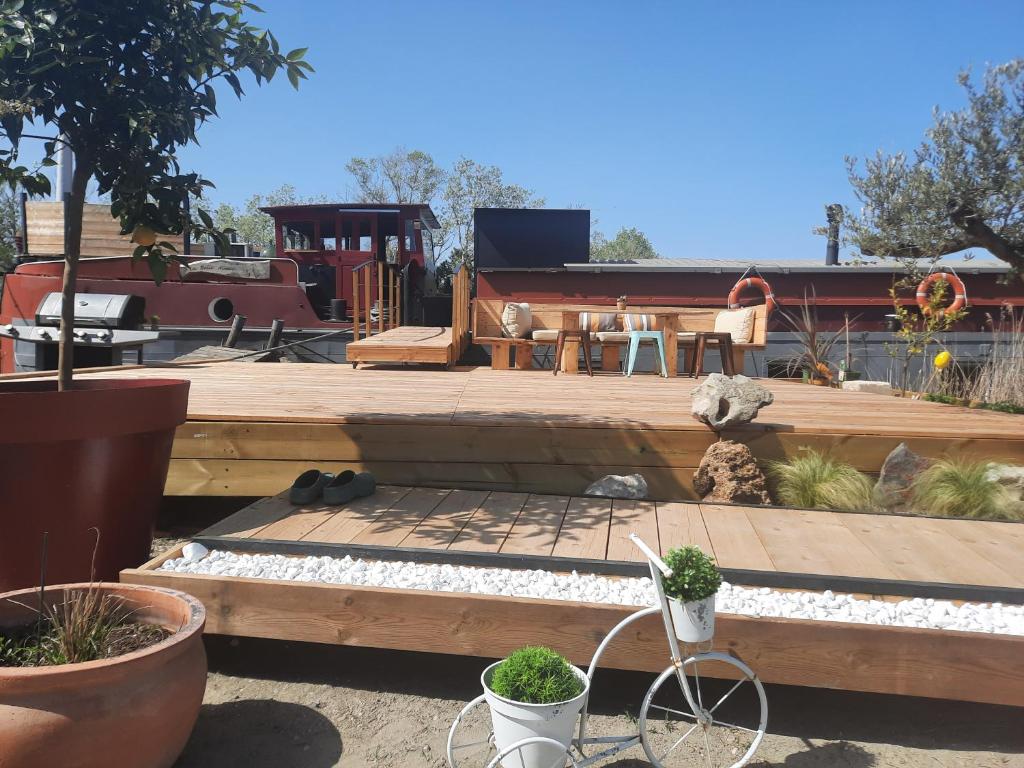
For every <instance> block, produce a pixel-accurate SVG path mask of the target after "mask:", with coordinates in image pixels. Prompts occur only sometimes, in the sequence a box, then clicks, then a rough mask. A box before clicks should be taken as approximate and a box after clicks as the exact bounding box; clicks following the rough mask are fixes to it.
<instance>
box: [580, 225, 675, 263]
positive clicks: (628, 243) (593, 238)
mask: <svg viewBox="0 0 1024 768" xmlns="http://www.w3.org/2000/svg"><path fill="white" fill-rule="evenodd" d="M656 258H658V252H657V251H656V250H654V246H653V245H651V241H650V240H648V239H647V235H645V234H644V233H643V232H641V231H640V230H639V229H637V228H636V227H628V228H627V227H623V228H622V229H620V230H619V234H617V235H616V236H615V237H614V239H612V240H608V239H607V238H606V237H605V236H604V235H603V234H602V233H601V232H599V231H597V230H594V231H593V232H592V233H591V235H590V260H591V261H638V260H641V259H656Z"/></svg>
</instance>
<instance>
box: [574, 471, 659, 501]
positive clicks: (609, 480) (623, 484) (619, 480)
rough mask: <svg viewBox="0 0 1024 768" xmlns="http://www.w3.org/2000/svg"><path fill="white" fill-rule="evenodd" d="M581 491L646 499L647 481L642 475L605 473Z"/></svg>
mask: <svg viewBox="0 0 1024 768" xmlns="http://www.w3.org/2000/svg"><path fill="white" fill-rule="evenodd" d="M583 493H585V494H586V495H588V496H608V497H610V498H613V499H646V498H647V481H646V480H644V476H643V475H605V476H604V477H602V478H601V479H600V480H598V481H596V482H594V483H591V484H590V485H588V486H587V490H585V491H584V492H583Z"/></svg>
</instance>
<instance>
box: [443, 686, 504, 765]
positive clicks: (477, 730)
mask: <svg viewBox="0 0 1024 768" xmlns="http://www.w3.org/2000/svg"><path fill="white" fill-rule="evenodd" d="M497 755H498V749H497V748H496V747H495V746H494V732H493V728H492V726H491V711H490V709H488V707H487V702H486V701H485V700H484V696H483V694H480V695H479V696H477V697H476V698H475V699H473V700H472V701H471V702H469V704H467V705H466V706H465V708H464V709H463V710H462V711H461V712H460V713H459V716H458V717H456V718H455V722H453V723H452V727H451V730H450V731H448V765H449V766H451V768H483V767H484V766H486V765H488V764H489V763H490V762H491V761H492V760H493V759H494V758H495V757H496V756H497Z"/></svg>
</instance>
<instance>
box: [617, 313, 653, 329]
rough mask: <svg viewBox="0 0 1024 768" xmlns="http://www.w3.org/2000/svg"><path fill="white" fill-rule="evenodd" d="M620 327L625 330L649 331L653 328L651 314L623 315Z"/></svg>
mask: <svg viewBox="0 0 1024 768" xmlns="http://www.w3.org/2000/svg"><path fill="white" fill-rule="evenodd" d="M622 327H623V330H626V331H650V330H653V329H654V318H653V317H652V316H651V315H623V316H622Z"/></svg>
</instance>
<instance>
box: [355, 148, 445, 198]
mask: <svg viewBox="0 0 1024 768" xmlns="http://www.w3.org/2000/svg"><path fill="white" fill-rule="evenodd" d="M345 170H347V171H348V172H349V173H350V174H352V178H353V179H354V180H355V182H356V189H357V191H358V194H359V202H363V203H428V204H429V203H430V201H431V200H433V199H434V196H435V195H436V194H437V191H438V189H440V187H441V185H442V184H443V183H444V180H445V172H444V170H443V169H442V168H440V167H439V166H438V165H437V163H435V162H434V158H433V157H431V156H430V155H429V154H427V153H426V152H421V151H420V150H418V149H414V150H412V151H411V152H410V151H408V150H407V149H405V148H404V147H398V148H396V149H395V150H394V151H393V152H391V154H388V155H381V156H379V157H353V158H352V159H351V160H349V161H348V163H346V164H345Z"/></svg>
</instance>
